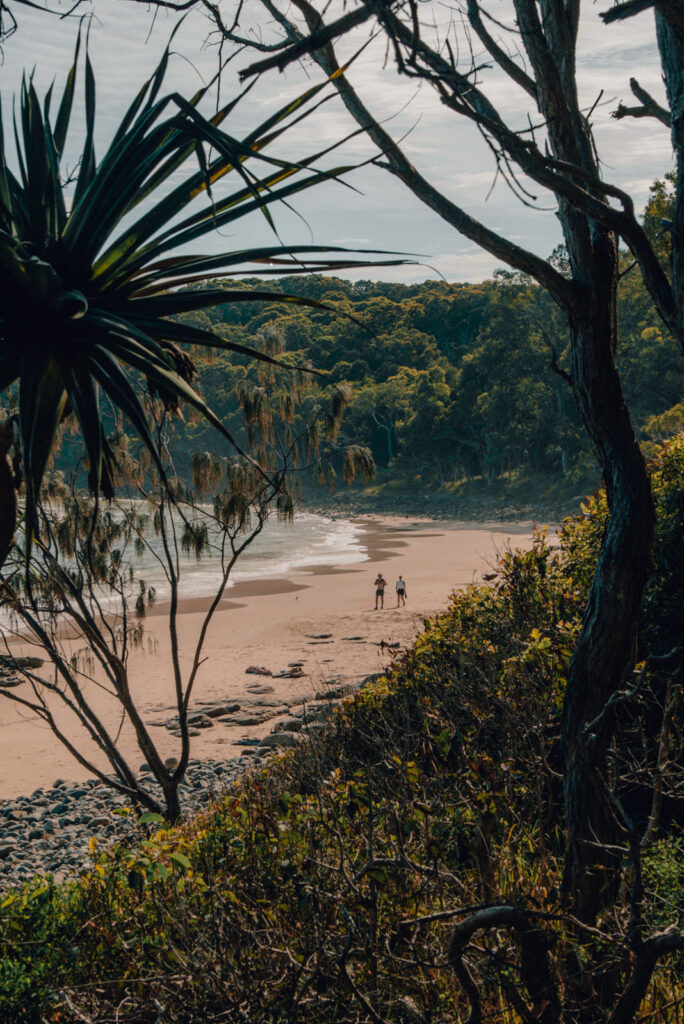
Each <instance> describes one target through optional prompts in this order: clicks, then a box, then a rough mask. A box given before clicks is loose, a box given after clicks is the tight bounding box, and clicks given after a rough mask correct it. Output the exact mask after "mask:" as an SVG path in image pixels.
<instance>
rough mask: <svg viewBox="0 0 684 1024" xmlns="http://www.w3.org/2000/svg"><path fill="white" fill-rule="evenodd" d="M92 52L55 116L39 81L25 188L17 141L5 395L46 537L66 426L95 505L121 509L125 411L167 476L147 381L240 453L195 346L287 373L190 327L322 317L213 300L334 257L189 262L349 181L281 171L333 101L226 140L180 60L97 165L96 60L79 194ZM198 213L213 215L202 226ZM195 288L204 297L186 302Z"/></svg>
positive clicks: (239, 255) (312, 169) (3, 151)
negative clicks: (234, 313) (10, 393)
mask: <svg viewBox="0 0 684 1024" xmlns="http://www.w3.org/2000/svg"><path fill="white" fill-rule="evenodd" d="M79 50H80V35H79V39H78V42H77V45H76V53H75V57H74V63H73V65H72V67H71V69H70V71H69V74H68V76H67V81H66V85H65V87H64V91H63V93H62V96H61V99H60V101H59V105H58V108H57V111H56V113H54V114H53V112H52V100H53V95H52V93H53V89H52V87H50V89H49V90H48V92H47V94H46V96H45V97H44V99H43V101H42V103H41V101H40V99H39V97H38V95H37V93H36V90H35V88H34V85H33V81H32V79H31V78H28V79H24V81H23V83H22V88H21V95H20V99H19V110H18V114H17V115H15V119H14V126H13V127H14V136H15V138H16V143H17V155H16V163H17V169H16V170H13V169H12V166H11V163H10V160H9V158H8V154H7V148H6V145H5V141H4V137H3V129H2V124H1V123H0V268H1V271H2V275H3V288H2V291H1V293H0V391H3V392H4V391H7V389H9V388H10V387H11V386H12V385H14V384H16V385H18V409H19V426H20V435H21V452H22V456H23V463H24V467H23V468H24V477H25V481H26V516H27V522H28V525H29V527H30V530H31V531H33V530H34V529H35V527H36V524H37V520H36V511H35V510H36V504H37V501H38V495H39V492H40V487H41V482H42V480H43V476H44V473H45V469H46V465H47V462H48V459H49V458H50V456H51V454H52V452H53V450H54V447H55V442H56V438H57V436H58V433H59V430H60V426H61V425H62V423H63V422H64V421H65V420H68V419H70V418H75V420H76V421H77V422H78V426H79V429H80V432H81V434H82V439H83V442H84V443H85V448H86V452H87V457H88V462H89V475H88V482H89V485H90V487H91V489H92V491H93V492H94V493H95V494H97V493H99V492H100V490H101V491H102V492H103V493H104V494H105V495H106V496H108V497H111V496H112V495H113V493H114V489H115V484H116V476H117V473H116V470H117V466H116V459H115V457H114V453H113V450H112V446H111V444H110V441H109V440H108V438H107V436H106V432H105V425H104V419H103V407H106V406H107V404H108V402H111V403H112V405H113V407H114V408H116V409H117V410H118V411H119V412H120V413H121V414H123V416H124V417H125V418H126V420H127V421H128V423H129V424H130V426H131V427H132V428H133V430H134V431H135V432H136V433H137V434H138V435H139V437H140V438H141V439H142V441H143V443H144V445H145V447H146V448H147V450H148V451H149V453H150V454H151V456H152V459H153V461H154V462H155V463H156V466H157V469H158V470H159V472H160V473H161V474H162V475H163V468H162V460H161V455H160V451H159V446H158V440H157V438H156V437H155V435H154V431H153V430H152V429H151V427H150V424H149V422H148V419H147V417H146V410H145V406H144V403H142V402H141V399H140V395H139V393H138V391H137V390H136V387H135V386H134V385H135V381H136V380H139V379H141V378H142V379H146V381H147V385H148V388H149V391H150V393H151V394H152V395H153V396H155V397H157V398H159V399H160V400H161V402H162V403H163V405H164V406H165V407H166V409H167V410H168V411H170V412H177V411H178V410H179V406H180V405H181V403H187V404H188V405H190V406H191V407H192V408H193V409H194V410H196V411H197V412H198V413H199V414H200V415H201V416H202V418H203V419H204V420H205V421H206V422H207V423H208V424H210V425H211V427H212V428H214V429H216V430H218V431H219V432H220V433H221V434H222V435H223V437H224V438H227V439H228V441H229V442H231V443H233V438H232V435H231V434H230V431H228V430H227V429H226V426H225V424H224V423H223V420H222V418H221V417H220V416H218V415H217V414H216V413H215V412H214V411H213V410H212V408H211V407H210V405H208V404H207V403H206V402H205V400H204V399H203V398H202V396H201V395H200V394H199V392H198V391H197V390H196V389H195V388H194V387H193V386H192V383H191V382H192V380H193V377H194V376H195V367H194V364H193V361H192V360H191V359H190V357H189V355H188V354H187V352H185V351H184V350H183V349H182V348H181V347H180V346H182V345H193V346H195V347H196V348H198V349H207V348H208V349H210V350H213V349H222V350H224V351H227V352H231V353H233V354H240V355H241V356H243V357H245V358H246V359H248V360H256V361H260V362H265V363H268V364H272V363H273V362H274V359H273V357H272V356H271V355H269V354H268V352H267V351H262V350H259V349H256V348H254V347H253V346H252V345H251V344H249V343H248V344H244V343H240V342H238V341H237V340H233V339H231V338H226V337H222V336H221V335H220V334H219V333H217V332H216V331H215V330H213V329H212V328H211V326H208V327H205V328H203V327H202V326H200V325H198V324H192V323H190V322H189V321H187V320H185V321H183V322H182V323H181V322H178V321H177V320H174V319H173V317H176V316H178V315H179V314H183V313H188V312H194V311H200V310H204V309H207V308H213V307H216V306H221V307H222V308H223V309H225V308H226V306H229V307H230V306H232V305H236V304H240V303H245V302H246V301H248V300H249V301H250V302H253V301H254V300H255V299H260V300H265V299H268V300H270V301H278V302H283V303H290V304H292V303H300V304H301V303H304V304H306V305H310V306H311V305H313V306H315V307H319V306H320V303H318V302H316V301H315V300H312V299H307V298H305V297H304V296H287V295H279V294H277V293H274V292H273V291H271V290H267V291H266V290H263V289H258V288H254V287H252V288H248V287H246V286H245V285H244V284H243V283H238V284H235V285H231V283H230V281H224V283H223V284H222V285H221V286H220V287H214V288H210V289H205V288H202V287H200V286H201V285H202V284H203V283H204V282H206V281H207V280H213V279H215V278H216V277H217V275H218V274H219V273H220V274H223V275H226V274H228V275H229V276H230V275H231V274H232V273H235V268H237V267H241V268H244V267H245V266H246V265H249V264H250V263H252V264H256V265H257V269H256V271H255V272H256V273H258V272H259V270H258V267H259V264H263V263H264V262H265V263H268V262H269V261H270V260H272V259H278V261H279V264H280V265H284V266H285V267H286V268H287V269H291V270H292V271H294V272H296V273H301V272H302V270H303V269H306V268H307V267H308V266H310V265H311V264H310V262H309V261H311V260H312V256H313V254H320V253H321V252H323V251H325V250H324V249H322V248H321V247H320V246H299V247H291V246H289V247H285V246H283V245H281V244H276V245H272V246H261V247H258V248H256V247H251V248H246V249H240V250H236V251H227V252H222V253H219V254H217V255H205V254H202V253H195V254H188V252H187V247H188V246H189V245H191V244H192V243H195V242H197V241H199V240H202V239H204V238H205V237H206V236H207V235H208V234H210V233H211V232H213V231H214V230H215V229H218V228H226V227H227V226H228V225H233V224H234V223H235V222H236V221H237V220H238V219H239V218H241V217H242V216H244V215H245V214H248V213H250V212H255V211H256V212H260V213H261V214H263V216H264V217H265V218H266V220H267V222H268V223H269V224H270V225H271V226H273V219H272V215H271V212H270V208H271V206H272V205H273V204H274V203H276V202H279V201H284V200H286V199H287V198H289V197H292V196H293V195H295V194H297V193H299V192H302V191H304V190H307V189H309V188H311V187H313V186H315V185H316V184H318V183H320V182H323V181H329V180H330V179H336V178H338V177H339V175H341V174H343V173H344V172H345V171H347V170H349V169H350V168H348V167H346V166H340V167H337V168H331V169H329V170H320V169H318V168H317V166H316V164H317V160H318V156H319V154H317V153H312V154H308V155H307V156H306V157H305V158H304V159H302V160H301V161H298V162H296V163H293V162H290V161H287V160H285V161H284V160H281V159H279V158H277V157H275V156H271V155H269V153H268V150H269V147H272V145H273V143H274V142H276V141H277V140H279V139H280V138H281V136H282V135H283V133H284V132H286V131H287V129H288V128H289V127H291V126H292V125H293V124H296V123H299V122H300V121H301V119H302V117H304V116H306V114H307V112H308V111H311V110H312V109H314V108H315V103H314V100H315V98H316V97H317V96H318V94H319V93H320V92H321V90H322V89H324V88H325V85H326V83H323V84H322V85H318V86H315V87H313V88H311V89H309V90H308V91H307V92H306V93H305V94H304V95H302V96H301V97H299V99H297V100H295V101H293V102H291V103H288V104H287V105H285V106H283V107H281V108H280V109H279V110H276V111H275V112H274V113H273V114H271V115H270V116H269V117H268V118H267V119H266V120H265V121H264V122H263V123H262V124H261V125H259V126H258V127H256V128H255V129H254V130H253V131H251V132H249V133H248V134H247V135H246V136H245V137H244V138H237V137H235V136H233V135H230V134H229V133H228V132H227V131H226V130H225V129H224V127H223V124H224V122H225V121H226V120H227V119H228V118H229V117H230V116H231V114H232V113H233V110H234V107H235V103H236V101H234V100H231V101H230V102H228V103H226V104H225V105H224V106H223V107H222V108H221V109H220V110H218V111H217V112H216V113H215V114H213V116H211V117H210V118H207V117H205V116H204V115H203V114H201V113H200V109H199V107H200V104H201V102H202V100H203V99H205V97H206V94H207V91H208V88H209V87H208V86H207V87H205V88H202V89H200V90H199V91H198V92H197V93H196V94H195V95H194V96H192V97H191V98H190V99H188V100H186V99H184V98H183V97H181V96H179V95H178V94H176V93H164V92H163V91H162V90H163V88H164V77H165V72H166V69H167V64H168V61H169V51H168V50H167V51H166V52H165V53H164V55H163V56H162V59H161V61H160V63H159V65H158V66H157V68H156V69H155V71H154V72H153V74H152V75H151V77H150V78H149V79H148V80H147V81H146V82H145V83H144V84H143V86H142V88H141V89H140V91H139V92H138V94H137V95H136V96H135V98H134V99H133V101H132V103H131V105H130V107H129V108H128V110H127V112H126V113H125V115H124V117H123V119H122V121H121V123H120V124H119V126H118V127H117V128H116V130H115V131H114V133H113V136H112V138H111V141H110V144H109V146H108V148H107V150H106V152H105V154H104V156H103V157H102V158H101V159H99V160H98V159H97V158H96V155H95V148H94V135H95V105H96V90H95V76H94V72H93V69H92V66H91V64H90V60H89V58H88V56H87V55H86V57H85V72H84V74H85V84H84V98H85V125H84V126H83V129H84V141H83V144H82V149H81V153H80V158H79V161H78V173H77V174H76V178H75V182H74V183H73V187H67V186H66V184H65V179H64V171H63V164H64V154H65V151H66V146H67V136H68V132H69V128H70V123H71V121H72V111H73V104H74V100H75V97H76V84H77V72H78V68H79ZM193 162H194V163H195V166H194V167H193ZM252 168H256V170H253V169H252ZM233 180H235V183H234V184H232V185H231V182H233ZM219 183H220V186H221V188H222V189H223V188H224V186H228V188H225V189H224V191H223V194H222V195H221V196H219V195H218V194H217V188H218V187H219ZM198 199H205V200H206V202H205V203H204V204H203V205H202V206H201V207H200V208H199V209H195V206H196V203H197V200H198ZM143 202H144V204H145V205H144V210H143V209H141V206H140V204H141V203H143ZM193 204H194V205H193ZM329 251H332V250H329ZM335 251H337V252H338V253H341V252H343V250H340V249H337V250H335ZM354 262H355V261H353V260H352V261H351V264H354ZM351 264H350V262H349V260H348V259H346V258H344V257H343V258H340V257H338V258H336V259H335V260H333V261H332V263H330V262H327V263H326V261H322V262H321V261H314V265H315V266H316V267H326V266H331V267H334V268H335V269H339V268H341V267H344V266H348V265H351ZM362 265H363V263H362ZM263 272H264V273H268V270H264V271H263ZM182 285H185V286H188V287H187V288H186V290H184V291H178V288H179V286H182ZM131 378H132V379H131Z"/></svg>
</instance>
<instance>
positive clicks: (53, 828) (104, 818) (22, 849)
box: [0, 750, 258, 892]
mask: <svg viewBox="0 0 684 1024" xmlns="http://www.w3.org/2000/svg"><path fill="white" fill-rule="evenodd" d="M257 763H258V759H257V758H256V757H255V754H254V751H253V750H250V751H249V756H248V757H246V758H241V757H240V758H238V757H236V758H233V759H231V760H229V761H212V760H208V759H203V760H201V761H200V760H199V759H195V758H193V759H191V760H190V762H189V764H188V770H187V773H186V776H185V779H184V780H183V783H182V784H181V787H180V801H181V807H182V809H183V813H184V814H193V813H195V812H196V811H197V810H199V808H200V807H202V806H204V805H205V804H206V803H207V801H208V800H210V799H211V798H212V796H215V795H216V794H217V793H219V792H220V791H221V789H223V788H224V787H226V786H229V785H230V784H231V783H232V782H234V781H235V780H236V779H237V778H238V777H239V776H240V775H243V774H244V772H245V771H247V770H249V768H250V767H252V766H253V765H254V764H257ZM176 764H177V761H176V759H175V758H168V760H167V767H168V768H169V769H171V768H173V767H175V766H176ZM139 778H140V781H141V782H144V783H146V784H147V787H148V788H149V790H150V792H153V793H154V795H155V796H156V797H158V798H159V797H160V796H161V793H160V790H159V787H158V786H157V784H156V782H155V781H154V779H153V777H152V774H151V772H150V769H149V766H148V765H146V764H144V765H141V767H140V775H139ZM129 806H130V801H127V800H126V799H125V798H124V797H123V796H122V795H120V794H118V793H116V792H115V791H114V790H113V789H110V788H109V787H108V786H106V785H104V784H103V783H101V782H99V781H98V780H97V779H88V780H87V781H86V782H78V783H75V782H74V783H72V782H65V781H64V780H62V779H56V780H55V783H54V784H53V785H52V786H50V787H46V788H45V789H37V790H35V791H34V792H33V793H32V794H31V796H19V797H16V798H15V799H13V800H3V801H0V892H2V891H4V890H6V889H9V888H11V887H12V886H13V885H17V884H20V883H22V882H25V881H27V880H28V879H29V878H31V877H32V876H33V875H40V874H46V873H51V874H53V875H55V876H56V877H57V878H58V879H63V878H65V877H67V876H68V875H70V874H77V873H78V872H79V871H80V870H81V869H83V868H84V867H86V866H87V865H88V864H90V863H91V862H92V853H91V851H90V848H89V844H90V840H91V839H92V838H93V837H95V838H96V839H97V840H98V843H99V846H100V848H102V847H106V846H107V845H108V844H110V843H112V842H136V841H138V840H141V839H144V838H146V835H145V833H144V831H143V830H142V828H141V826H139V825H138V824H137V818H138V816H139V815H138V814H136V813H135V812H134V811H129V812H128V813H126V811H125V810H124V809H125V808H127V807H129ZM115 811H116V813H113V812H115ZM122 812H123V813H122Z"/></svg>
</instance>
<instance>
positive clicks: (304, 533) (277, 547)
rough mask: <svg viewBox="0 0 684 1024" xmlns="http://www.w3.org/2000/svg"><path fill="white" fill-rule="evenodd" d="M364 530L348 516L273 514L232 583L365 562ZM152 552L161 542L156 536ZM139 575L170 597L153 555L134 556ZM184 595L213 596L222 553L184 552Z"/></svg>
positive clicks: (241, 559)
mask: <svg viewBox="0 0 684 1024" xmlns="http://www.w3.org/2000/svg"><path fill="white" fill-rule="evenodd" d="M361 538H362V529H361V527H359V526H357V525H356V524H354V523H351V522H349V521H348V520H345V519H331V518H329V517H327V516H322V515H316V514H314V513H308V512H302V513H299V514H297V515H295V518H294V521H293V522H291V523H283V522H279V521H278V520H277V518H276V517H275V516H273V517H270V518H269V519H268V520H267V522H266V524H265V526H264V528H263V530H262V531H261V533H260V534H259V535H258V536H257V537H256V538H255V540H254V541H253V542H252V543H251V544H250V545H249V547H248V548H247V549H246V550H245V551H244V552H243V553H242V555H240V557H239V559H238V561H237V562H236V564H235V567H234V569H233V571H232V573H231V577H230V581H229V584H228V586H229V587H232V586H235V584H236V583H240V582H242V581H243V580H260V579H268V578H272V577H276V576H280V577H282V576H289V575H293V574H295V573H297V572H298V571H304V572H305V571H306V569H307V567H309V566H313V565H330V566H333V565H353V564H355V563H357V562H365V561H367V559H368V554H367V552H366V549H365V547H364V545H363V543H362V539H361ZM150 543H151V546H152V547H153V550H160V546H161V545H160V541H158V540H157V539H156V538H155V539H154V540H151V542H150ZM131 563H132V566H133V569H134V572H135V575H136V576H137V577H138V578H139V579H144V581H145V583H146V584H147V585H148V586H153V587H154V588H155V590H156V595H157V600H158V601H159V600H161V601H163V600H164V599H165V598H167V597H168V595H169V585H168V582H167V580H166V579H165V577H164V573H163V571H162V569H161V567H160V565H159V563H158V562H157V561H156V559H155V558H154V555H153V554H151V553H150V552H147V553H146V554H145V555H143V557H142V558H139V559H138V558H133V559H132V560H131ZM180 568H181V578H180V596H181V597H182V598H189V597H205V596H208V595H211V594H214V593H215V592H216V590H217V588H218V585H219V583H220V580H221V563H220V559H219V556H218V555H217V554H216V553H214V552H210V553H208V554H207V555H203V556H202V558H200V559H197V558H195V556H194V555H193V554H184V553H183V554H182V555H181V567H180Z"/></svg>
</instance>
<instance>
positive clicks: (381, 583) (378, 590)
mask: <svg viewBox="0 0 684 1024" xmlns="http://www.w3.org/2000/svg"><path fill="white" fill-rule="evenodd" d="M386 586H387V580H386V579H385V577H384V576H383V575H382V573H381V572H379V573H378V575H377V576H376V579H375V611H376V612H377V610H378V601H379V602H380V607H381V608H384V607H385V587H386Z"/></svg>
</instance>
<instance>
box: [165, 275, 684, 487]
mask: <svg viewBox="0 0 684 1024" xmlns="http://www.w3.org/2000/svg"><path fill="white" fill-rule="evenodd" d="M628 268H629V264H628V263H626V266H625V275H624V277H623V279H622V282H621V288H620V324H621V339H620V351H619V353H618V360H619V364H620V370H621V373H622V374H623V379H624V381H625V388H626V391H627V397H628V401H629V405H630V408H631V409H632V412H633V416H634V420H635V424H636V426H637V429H638V431H639V434H640V437H641V439H642V440H643V442H644V443H645V444H647V445H648V442H649V441H652V440H655V439H661V438H663V437H665V436H667V435H668V434H670V433H672V432H674V431H675V430H676V429H680V428H681V425H682V419H683V417H682V410H681V407H678V405H677V403H679V402H680V401H681V396H682V384H683V383H684V372H683V369H682V365H681V359H680V357H679V356H678V354H677V352H676V349H675V347H674V346H673V345H672V343H671V342H670V341H669V340H668V338H667V337H666V336H665V332H664V330H663V329H662V326H661V324H660V322H659V319H658V316H657V314H656V313H655V311H654V309H653V307H652V305H651V303H650V300H649V298H648V295H647V294H646V292H645V289H644V287H643V284H642V282H641V279H640V276H639V273H638V271H637V270H629V269H628ZM242 284H243V286H244V287H245V288H247V287H250V286H251V285H254V284H255V282H250V281H244V282H242ZM275 287H276V288H277V289H278V290H282V291H283V292H286V293H287V292H289V293H290V294H298V295H303V296H306V297H307V298H309V299H313V300H315V301H317V302H320V303H324V304H325V305H326V306H327V307H329V308H328V309H326V310H320V309H305V308H302V307H300V306H292V305H282V304H275V303H274V304H264V303H253V304H252V303H244V304H240V305H237V304H233V305H232V306H230V307H222V308H220V309H217V310H209V311H206V312H199V313H196V314H193V315H192V317H189V319H191V320H192V322H193V323H195V324H196V325H197V326H203V327H206V328H208V327H209V326H211V328H212V329H214V330H216V331H218V333H220V334H221V336H223V337H225V338H227V339H230V340H232V341H237V342H239V343H241V344H246V345H253V346H256V347H259V348H265V349H268V350H273V349H275V350H278V349H280V348H281V347H282V350H283V355H282V358H283V360H284V361H286V362H292V363H296V364H300V365H301V364H307V363H310V364H311V365H313V366H315V367H316V368H317V369H318V370H321V371H324V375H323V376H320V377H316V378H314V381H313V385H312V389H311V392H310V395H309V399H308V401H309V402H310V403H311V404H314V403H315V402H316V400H317V399H318V398H319V397H320V393H321V391H322V390H325V389H329V388H332V387H334V386H335V385H337V384H340V383H346V384H348V385H349V386H350V388H351V399H350V403H349V406H348V409H347V412H346V415H345V418H344V421H343V434H342V437H341V438H340V441H341V443H347V442H354V443H357V444H363V445H368V446H369V447H370V448H371V450H372V452H373V456H374V458H375V462H376V465H377V467H378V470H379V481H380V482H381V483H386V482H395V483H397V482H398V483H401V482H409V481H411V482H413V483H418V482H420V484H421V485H422V486H425V487H426V488H429V489H436V488H445V487H446V488H447V489H453V488H454V487H457V486H463V484H467V483H468V482H474V481H478V482H479V483H480V484H481V485H482V486H483V487H487V486H491V485H493V484H494V483H495V481H497V480H501V479H502V478H504V477H505V478H507V479H508V480H511V479H513V480H514V479H516V478H521V479H525V480H528V479H529V478H530V477H533V478H535V477H536V478H538V482H539V483H540V486H542V489H543V487H544V486H546V487H547V488H550V489H551V492H552V493H555V494H562V493H566V494H568V495H570V494H575V493H576V492H577V491H578V489H582V488H585V487H587V486H590V485H592V484H593V483H597V482H598V481H597V477H596V472H597V471H596V468H595V463H594V460H593V457H592V454H591V451H590V449H589V444H588V441H587V438H586V435H585V432H584V430H583V428H582V425H581V423H580V419H579V416H578V413H577V410H576V407H575V403H574V400H573V396H572V392H571V389H570V387H569V385H568V383H567V381H566V380H565V379H564V377H563V372H564V367H565V365H566V359H567V332H566V330H565V329H564V326H563V323H562V318H561V317H560V316H559V315H558V313H557V311H556V309H555V307H554V305H553V304H552V302H551V301H550V299H549V298H548V296H547V295H546V294H545V293H544V292H543V291H541V290H540V289H539V288H538V287H537V286H535V285H534V284H533V283H532V282H531V281H529V280H527V279H526V278H524V277H523V276H522V275H519V274H511V273H506V272H500V273H498V274H496V275H495V277H494V279H493V280H491V281H486V282H483V283H482V284H477V285H472V284H447V283H446V282H441V281H429V282H425V283H422V284H415V285H402V284H388V283H382V282H372V281H358V282H353V283H352V282H348V281H343V280H340V279H336V278H326V277H318V276H305V277H302V278H299V279H295V280H292V279H289V280H287V281H286V280H278V281H276V282H275ZM330 310H334V311H335V312H334V313H332V312H330ZM352 318H353V319H352ZM198 367H199V369H200V381H201V387H202V390H203V392H204V394H205V396H206V398H207V399H208V401H209V404H210V405H211V406H212V408H214V409H215V410H216V412H217V413H218V414H219V415H220V416H221V417H224V418H226V419H227V420H228V421H229V422H230V423H231V426H232V429H234V430H235V431H237V432H239V431H240V430H241V420H242V414H241V412H240V411H239V404H238V402H237V400H236V389H237V388H238V387H244V386H245V384H246V382H248V381H250V380H251V381H253V382H254V383H255V384H256V374H255V370H254V368H253V367H251V366H249V365H248V363H247V361H246V360H244V359H241V358H240V357H235V356H233V355H231V354H228V353H222V354H219V355H218V356H212V358H211V360H207V359H206V358H204V357H202V356H200V357H199V358H198ZM216 443H217V440H216V435H215V434H214V433H213V432H212V431H211V428H209V427H208V426H206V424H204V423H203V422H193V423H188V424H184V425H181V426H180V428H179V433H178V443H177V446H176V447H177V461H178V466H179V469H180V470H181V472H183V473H186V472H187V455H188V453H189V452H192V451H196V450H201V449H205V448H206V449H211V448H212V446H213V445H215V444H216Z"/></svg>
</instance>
